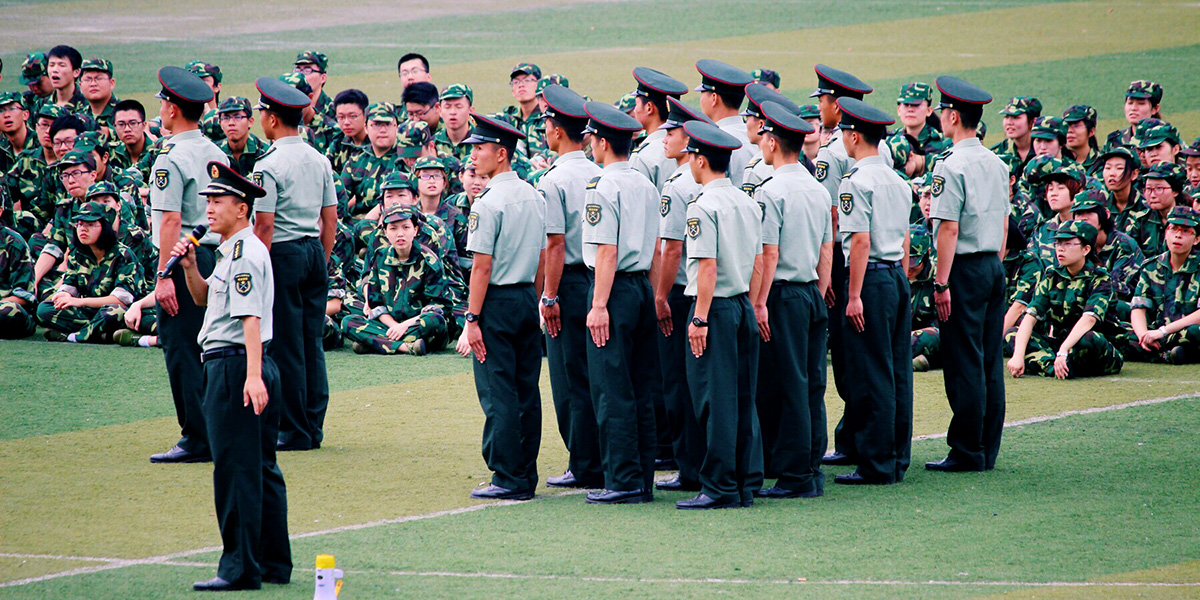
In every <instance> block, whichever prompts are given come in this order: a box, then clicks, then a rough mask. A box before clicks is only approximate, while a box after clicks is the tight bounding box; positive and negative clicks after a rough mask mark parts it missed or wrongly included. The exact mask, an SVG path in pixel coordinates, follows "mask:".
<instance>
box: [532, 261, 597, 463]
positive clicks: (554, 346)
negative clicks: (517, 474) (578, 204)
mask: <svg viewBox="0 0 1200 600" xmlns="http://www.w3.org/2000/svg"><path fill="white" fill-rule="evenodd" d="M590 289H591V281H590V279H589V277H588V270H587V267H585V266H583V265H577V266H567V267H565V268H564V269H563V273H562V279H561V280H560V281H559V284H558V307H559V316H560V320H561V322H562V329H561V330H560V331H559V333H558V336H557V337H550V336H549V334H547V336H546V363H547V366H548V367H549V369H550V390H551V392H552V393H553V394H554V414H555V417H556V418H557V420H558V433H559V435H561V436H562V439H563V443H564V444H566V446H567V453H568V459H567V468H568V469H569V470H570V471H571V473H572V474H574V475H575V478H576V479H579V480H580V481H583V482H584V483H587V484H592V485H603V482H604V465H603V462H602V461H601V459H600V431H599V426H598V425H597V423H596V410H595V408H594V407H593V406H592V392H591V388H590V387H589V385H588V362H587V347H588V346H589V345H592V342H591V334H590V333H588V329H587V314H588V310H589V309H590V308H591V306H590V305H589V304H588V292H589V291H590Z"/></svg>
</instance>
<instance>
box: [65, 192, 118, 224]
mask: <svg viewBox="0 0 1200 600" xmlns="http://www.w3.org/2000/svg"><path fill="white" fill-rule="evenodd" d="M89 190H90V188H89ZM116 218H117V210H116V209H115V208H113V207H111V206H109V205H107V204H105V203H103V202H87V203H84V205H83V206H80V207H79V211H78V212H76V213H75V216H74V217H73V218H72V219H71V220H72V221H75V222H76V223H78V222H80V221H86V222H90V223H94V222H96V221H101V220H103V221H104V222H105V223H108V224H109V225H112V224H113V221H114V220H115V219H116Z"/></svg>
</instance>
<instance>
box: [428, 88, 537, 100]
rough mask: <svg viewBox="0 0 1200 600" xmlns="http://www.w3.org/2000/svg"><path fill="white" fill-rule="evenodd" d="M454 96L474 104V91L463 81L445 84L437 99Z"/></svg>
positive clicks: (448, 98)
mask: <svg viewBox="0 0 1200 600" xmlns="http://www.w3.org/2000/svg"><path fill="white" fill-rule="evenodd" d="M538 91H539V92H540V91H541V88H538ZM454 98H466V99H467V102H470V103H471V104H474V103H475V91H474V90H472V89H471V86H469V85H467V84H465V83H452V84H450V85H448V86H446V88H445V89H443V90H442V93H441V94H439V95H438V100H452V99H454Z"/></svg>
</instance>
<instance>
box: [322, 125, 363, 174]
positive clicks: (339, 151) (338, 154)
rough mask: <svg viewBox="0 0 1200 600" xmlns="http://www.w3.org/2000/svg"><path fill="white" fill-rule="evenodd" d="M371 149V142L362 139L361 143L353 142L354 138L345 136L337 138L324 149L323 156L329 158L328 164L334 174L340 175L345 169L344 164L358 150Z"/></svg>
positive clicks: (352, 157) (348, 162)
mask: <svg viewBox="0 0 1200 600" xmlns="http://www.w3.org/2000/svg"><path fill="white" fill-rule="evenodd" d="M370 150H371V142H370V141H367V140H364V141H363V143H362V145H358V144H355V143H354V140H353V139H351V138H348V137H346V136H344V135H343V136H341V137H339V138H338V140H337V143H335V144H333V146H331V147H330V148H329V149H328V150H326V151H325V158H328V159H329V165H330V166H332V167H333V174H334V175H339V176H340V175H341V174H342V171H344V170H345V169H346V165H348V164H350V161H351V160H353V159H354V157H355V156H357V155H358V153H359V152H362V151H367V152H370Z"/></svg>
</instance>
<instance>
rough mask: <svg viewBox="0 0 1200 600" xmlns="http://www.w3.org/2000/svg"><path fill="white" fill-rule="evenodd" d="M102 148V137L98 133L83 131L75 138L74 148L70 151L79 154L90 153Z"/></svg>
mask: <svg viewBox="0 0 1200 600" xmlns="http://www.w3.org/2000/svg"><path fill="white" fill-rule="evenodd" d="M103 146H104V136H103V135H101V134H100V132H99V131H85V132H83V133H81V134H79V135H77V136H75V146H74V147H73V148H72V149H73V150H78V151H79V152H91V151H92V150H95V149H97V148H101V147H103Z"/></svg>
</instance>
